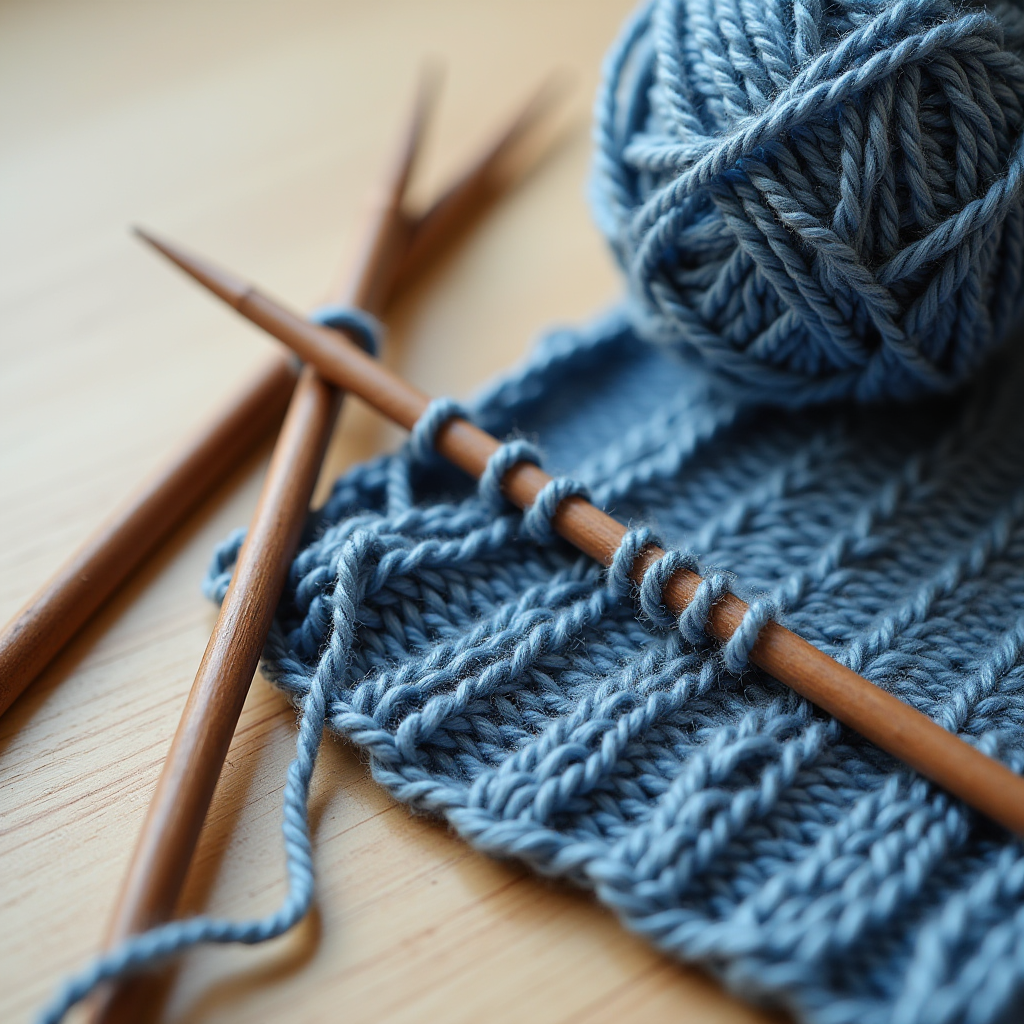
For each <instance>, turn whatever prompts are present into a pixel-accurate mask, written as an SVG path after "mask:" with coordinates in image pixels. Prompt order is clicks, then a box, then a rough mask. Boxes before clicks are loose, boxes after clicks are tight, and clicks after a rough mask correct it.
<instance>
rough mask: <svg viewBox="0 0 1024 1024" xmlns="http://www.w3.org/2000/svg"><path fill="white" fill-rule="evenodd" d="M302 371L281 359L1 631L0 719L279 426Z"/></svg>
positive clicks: (252, 384)
mask: <svg viewBox="0 0 1024 1024" xmlns="http://www.w3.org/2000/svg"><path fill="white" fill-rule="evenodd" d="M297 373H298V370H297V368H296V367H295V366H294V365H293V364H292V363H291V361H290V360H287V359H284V358H281V357H275V358H274V359H273V360H272V361H271V362H269V363H268V365H267V366H266V367H265V368H264V369H263V370H261V371H260V372H259V374H258V375H257V376H256V377H254V378H253V380H252V381H251V382H250V383H249V384H247V385H246V386H245V387H244V388H243V389H242V390H241V391H240V392H239V393H238V395H237V396H236V397H235V398H234V399H233V400H232V401H231V402H230V403H229V404H228V405H227V406H226V407H225V409H224V410H223V411H222V412H220V413H219V414H218V415H217V416H216V417H215V418H214V419H213V420H212V421H210V422H209V423H208V424H207V425H206V426H205V427H204V428H203V429H201V430H200V431H199V432H198V433H197V434H196V435H195V437H194V438H193V440H192V441H191V442H190V443H188V444H187V445H186V446H185V447H184V448H183V449H182V451H181V452H180V453H179V454H178V455H177V456H175V457H174V458H173V459H172V460H171V462H170V463H169V464H168V465H166V466H165V467H164V468H163V469H162V470H161V471H160V472H159V474H158V475H156V476H154V477H153V478H152V479H151V480H149V481H147V483H146V484H145V485H144V486H143V487H142V488H141V489H140V490H139V491H138V492H137V493H136V494H135V495H133V496H132V497H131V498H130V499H129V500H128V502H127V503H126V504H125V505H124V506H123V507H122V508H120V509H118V510H117V512H115V513H114V514H113V515H112V516H111V517H110V518H109V519H108V520H107V521H106V522H105V523H104V524H103V525H102V526H101V527H100V528H99V529H98V530H97V531H96V532H95V533H94V534H93V535H92V536H91V537H90V538H89V539H88V540H87V541H86V543H85V544H84V545H83V546H82V547H81V548H79V550H78V551H77V552H75V554H74V555H73V556H72V557H71V558H70V559H69V561H68V562H66V563H65V564H64V565H63V566H62V567H61V568H60V569H59V570H58V571H57V573H56V574H55V575H54V576H53V577H52V578H51V579H50V580H48V581H47V583H46V584H45V585H44V586H43V587H42V588H41V589H40V590H39V591H37V592H36V593H35V594H34V595H33V596H32V597H31V598H30V600H29V601H28V602H27V603H26V604H25V605H24V607H23V608H22V609H21V611H19V612H18V614H17V615H16V616H15V617H14V618H13V619H12V620H11V621H10V622H9V623H8V624H7V625H6V626H5V627H4V628H3V630H2V631H0V715H2V714H3V713H4V712H5V711H6V710H7V709H8V708H9V707H10V706H11V704H12V703H14V701H15V700H16V699H17V698H18V696H19V695H20V694H21V693H22V692H23V691H24V690H25V688H26V687H27V686H28V685H29V683H31V682H32V680H33V679H35V678H36V677H37V676H38V675H39V673H40V672H42V671H43V669H44V668H46V666H47V665H49V664H50V662H51V661H52V660H53V659H54V658H55V657H56V656H57V654H58V653H59V652H60V651H61V650H62V649H63V648H64V646H65V645H66V644H67V643H68V641H69V640H70V639H71V638H72V637H73V636H74V635H75V634H76V633H77V632H78V631H79V630H80V629H81V628H82V626H84V625H85V623H86V622H88V621H89V619H90V618H92V616H93V615H94V614H95V613H96V611H97V609H98V608H99V607H100V606H101V605H102V604H103V603H104V602H106V601H107V600H108V599H109V598H110V596H111V595H112V594H113V593H114V592H115V591H116V590H117V589H118V587H120V586H121V584H122V583H123V582H124V581H125V580H126V579H127V578H128V577H129V576H130V575H131V574H132V573H133V572H134V571H135V570H136V569H137V568H138V567H139V565H141V564H142V562H143V561H144V560H145V559H146V558H147V557H148V556H149V555H150V554H151V553H152V552H153V551H155V550H156V549H157V548H158V547H159V546H160V545H161V544H162V543H163V542H164V541H165V540H166V539H167V537H168V536H169V535H170V534H171V533H172V532H173V531H174V530H175V528H176V527H177V526H179V525H180V524H181V522H182V521H183V520H184V519H185V517H186V516H188V515H189V513H191V512H192V511H193V510H194V509H196V508H197V507H198V506H199V505H200V504H201V503H202V501H203V499H204V498H205V497H206V496H207V495H208V494H210V493H211V492H212V491H213V490H215V489H216V488H217V487H218V486H219V485H220V484H222V483H223V482H224V478H225V477H226V476H227V475H228V474H229V473H231V472H232V471H233V470H234V469H236V468H237V467H238V466H239V465H240V464H241V462H242V461H243V460H244V459H245V457H246V456H247V455H248V454H249V453H250V452H251V451H253V450H254V449H255V448H256V446H257V445H258V444H260V442H261V441H263V440H264V439H265V438H267V437H269V436H270V434H271V432H272V431H273V430H274V429H275V428H276V427H277V426H278V425H279V424H280V422H281V418H282V417H283V416H284V412H285V409H286V408H287V406H288V397H289V395H291V393H292V389H293V388H294V387H295V379H296V376H297Z"/></svg>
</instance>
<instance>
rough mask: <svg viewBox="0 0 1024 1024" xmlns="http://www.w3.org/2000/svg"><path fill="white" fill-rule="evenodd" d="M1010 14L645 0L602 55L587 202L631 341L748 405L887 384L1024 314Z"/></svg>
mask: <svg viewBox="0 0 1024 1024" xmlns="http://www.w3.org/2000/svg"><path fill="white" fill-rule="evenodd" d="M1022 57H1024V14H1022V11H1021V7H1020V4H1019V2H1006V0H1003V2H995V3H992V4H989V5H987V6H986V7H985V8H982V7H981V6H980V5H978V6H974V7H972V6H968V5H965V4H954V3H952V2H950V0H837V2H829V3H822V2H821V0H654V2H652V3H648V4H646V5H645V6H644V7H643V8H642V9H641V10H640V12H639V13H638V15H637V16H636V17H635V18H634V19H633V20H632V21H631V22H630V24H629V25H628V26H627V28H626V30H625V31H624V32H623V34H622V37H621V39H620V41H619V43H618V44H617V45H616V47H615V49H614V50H613V51H612V53H611V55H610V56H609V58H608V62H607V64H606V69H605V85H604V88H603V91H602V95H601V98H600V101H599V104H598V109H597V145H598V159H597V163H596V167H595V175H594V195H595V203H594V206H595V211H596V215H597V218H598V222H599V224H600V226H601V227H602V229H603V231H604V233H605V234H606V235H607V237H608V239H609V241H610V242H611V244H612V247H613V249H614V251H615V253H616V255H617V257H618V259H619V261H620V263H621V264H622V267H623V269H624V271H625V272H626V277H627V281H628V287H629V292H630V297H631V300H632V304H633V311H634V320H635V322H636V323H637V325H638V327H639V329H640V332H641V333H642V334H643V335H644V336H645V337H647V338H650V339H653V340H656V341H658V342H660V343H662V344H665V345H668V346H670V347H674V348H679V349H684V350H687V351H689V352H691V353H699V354H700V355H701V357H702V358H703V359H704V360H705V361H706V362H707V363H709V364H710V365H712V366H714V367H716V368H717V370H718V371H719V372H721V373H724V374H727V375H728V376H729V377H730V378H731V379H732V380H733V381H734V382H735V383H737V384H740V385H743V386H744V387H745V388H747V389H748V390H751V391H753V392H754V393H755V394H756V395H757V396H758V398H759V399H763V397H764V395H765V394H766V393H770V394H771V395H772V396H773V398H774V400H776V401H781V402H790V403H800V402H804V401H807V400H808V399H810V400H822V399H827V398H834V397H837V396H848V395H853V396H855V397H857V398H859V399H876V398H879V397H886V396H893V397H898V398H909V397H914V396H917V395H921V394H926V393H930V392H933V391H942V390H948V389H949V388H951V387H953V386H955V385H957V384H959V383H961V382H962V381H964V380H966V379H967V378H968V377H969V376H970V375H971V374H973V373H974V372H975V370H976V369H977V368H978V366H979V365H980V364H981V362H982V361H983V360H984V359H985V357H986V356H987V355H988V354H989V353H990V352H991V351H992V349H993V347H994V346H996V345H997V344H998V343H1000V342H1001V341H1002V338H1003V334H1004V332H1005V330H1006V327H1007V326H1008V324H1010V323H1011V322H1012V321H1013V320H1014V319H1016V317H1017V316H1018V315H1019V314H1020V312H1021V310H1022V308H1024V288H1022V287H1021V285H1022V272H1021V261H1022V256H1024V201H1022V198H1021V178H1022V174H1024V134H1022V127H1024V59H1022Z"/></svg>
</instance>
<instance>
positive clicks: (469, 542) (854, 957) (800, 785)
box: [210, 314, 1024, 1024]
mask: <svg viewBox="0 0 1024 1024" xmlns="http://www.w3.org/2000/svg"><path fill="white" fill-rule="evenodd" d="M714 388H715V385H714V384H713V383H712V382H711V381H710V379H709V378H708V377H707V376H706V375H705V374H704V373H703V372H702V371H701V370H700V369H699V368H697V367H694V366H689V365H687V364H686V363H684V362H682V361H680V360H678V359H675V358H673V357H671V356H669V355H665V354H662V353H661V352H659V351H658V350H657V349H655V348H650V347H648V346H646V345H644V344H643V343H642V342H640V341H639V340H638V339H637V338H636V337H635V335H634V334H633V333H632V332H631V331H630V330H629V328H628V327H627V325H626V322H625V320H624V318H623V317H622V316H620V315H618V314H615V315H612V316H611V317H609V318H606V319H604V320H602V321H600V322H598V323H597V324H595V325H594V326H593V327H592V328H590V329H588V330H583V331H578V332H564V333H557V334H555V335H553V336H551V337H550V338H548V339H547V341H546V342H544V343H543V344H542V346H541V347H540V348H539V350H538V351H537V352H536V354H535V355H534V356H533V358H532V360H531V361H530V363H529V364H528V365H527V367H526V368H525V369H524V370H523V371H522V372H519V373H517V374H516V375H514V376H511V377H509V378H508V379H507V380H505V381H504V382H503V383H501V384H499V385H498V386H497V387H496V388H494V389H493V390H491V391H490V392H489V393H488V394H487V395H486V396H484V398H483V399H482V400H481V401H480V402H479V403H478V404H477V405H476V406H475V407H474V418H475V419H476V420H477V422H479V423H481V424H482V425H484V426H486V427H487V428H489V429H491V430H492V431H494V432H497V433H498V434H499V435H507V434H508V433H509V432H510V431H512V432H518V433H520V434H525V436H526V437H528V438H531V439H534V440H536V441H537V442H539V446H540V448H541V449H542V450H543V452H544V454H545V464H546V466H547V468H548V469H549V470H551V471H554V472H557V471H558V470H560V469H562V470H571V472H572V475H573V477H574V478H575V479H577V480H579V481H581V482H582V483H584V484H586V485H587V486H588V487H589V489H590V491H591V493H592V495H593V497H594V500H595V501H596V502H598V503H599V504H600V505H603V506H604V507H606V508H609V509H611V510H613V511H614V512H615V513H616V514H617V515H618V516H619V517H620V518H622V519H632V520H633V521H634V522H642V523H646V524H648V525H650V526H651V527H653V528H654V529H655V530H656V532H657V533H658V534H659V535H660V537H661V538H662V539H663V540H664V541H665V542H666V543H668V544H670V545H674V546H676V547H678V548H679V549H682V550H694V551H697V552H699V553H700V554H701V556H702V558H703V561H704V563H705V565H710V566H716V567H719V568H721V569H723V570H727V571H728V572H732V573H735V574H736V578H735V581H734V583H733V588H734V589H735V590H736V592H738V593H740V594H741V595H742V596H745V597H747V598H755V599H757V598H759V597H760V598H764V597H766V596H767V597H770V598H772V599H774V601H775V602H776V603H777V606H778V608H779V609H780V612H779V614H780V615H781V617H782V620H783V621H784V622H785V624H786V625H787V626H789V627H790V628H792V629H794V630H795V631H797V632H798V633H800V634H801V635H802V636H804V637H806V638H807V639H809V640H810V641H811V642H812V643H814V644H816V645H817V646H818V647H820V648H821V649H823V650H825V651H827V652H828V653H829V654H831V655H832V656H834V657H836V658H838V659H839V660H841V661H842V662H844V663H845V664H847V665H850V666H851V667H853V668H854V669H856V670H857V671H858V672H861V673H863V674H864V675H866V676H867V677H868V678H869V679H871V680H873V681H874V682H876V683H878V684H879V685H881V686H884V687H886V688H888V689H890V690H892V691H893V692H895V693H897V694H898V695H899V696H900V697H901V698H902V699H904V700H906V701H909V702H910V703H912V704H913V705H914V706H915V707H917V708H919V709H920V710H922V711H924V712H925V713H926V714H928V715H930V716H932V717H933V718H934V719H936V720H937V721H939V722H941V723H942V724H943V725H945V726H947V727H948V728H950V729H953V730H955V731H957V732H958V733H960V734H961V735H963V736H965V737H966V738H968V739H969V740H970V741H971V742H976V743H978V744H979V745H980V746H981V747H982V748H983V749H984V750H985V751H987V752H989V753H991V754H993V755H995V756H998V757H1000V758H1003V759H1004V760H1006V761H1007V762H1009V763H1010V764H1012V765H1013V766H1014V767H1015V768H1017V769H1018V770H1019V769H1020V767H1021V765H1022V764H1024V752H1022V739H1024V732H1022V718H1024V692H1022V686H1024V666H1022V664H1021V651H1022V646H1024V571H1022V566H1024V473H1022V461H1021V460H1022V456H1021V453H1022V452H1024V417H1022V416H1021V402H1022V398H1024V365H1021V361H1020V360H1019V359H1018V360H1017V362H1016V363H1009V362H1007V363H1003V364H1000V365H998V366H996V367H995V368H994V369H993V370H992V371H991V372H990V373H989V374H988V375H986V376H985V377H984V378H983V379H981V380H979V381H977V382H976V383H975V385H973V387H972V388H971V390H970V391H969V392H968V393H967V394H966V395H964V396H961V397H957V398H945V399H935V400H932V401H931V402H929V403H924V404H918V405H915V406H914V407H912V408H907V407H894V408H889V407H885V406H876V407H873V408H870V409H866V408H863V407H857V406H844V407H841V408H837V409H833V410H816V411H805V412H799V413H798V412H781V411H779V410H765V411H757V410H754V409H750V408H747V409H745V410H743V411H737V409H736V407H734V406H733V405H731V404H730V403H729V402H728V401H726V400H725V399H724V398H723V397H722V396H721V395H716V394H715V391H714ZM522 522H523V517H522V516H521V514H520V513H518V512H516V511H514V510H512V509H511V508H510V507H506V508H505V510H504V511H503V512H501V513H499V514H496V513H495V512H494V511H493V510H492V508H491V507H490V506H489V504H488V503H487V502H486V501H485V500H483V499H482V498H481V497H480V496H479V495H478V493H477V491H476V489H475V486H474V485H473V484H471V483H470V482H468V481H466V480H464V478H462V477H461V476H460V474H458V473H457V472H456V471H454V470H451V469H449V468H447V467H445V466H444V465H443V464H442V463H441V462H440V461H439V460H437V459H436V457H435V458H433V459H430V458H428V459H427V460H426V461H425V462H420V461H418V460H416V459H414V458H413V457H412V454H411V453H410V451H409V449H406V450H405V451H403V452H402V453H400V454H398V455H396V456H392V457H388V458H383V459H378V460H377V461H375V462H373V463H370V464H368V465H366V466H363V467H360V468H357V469H355V470H354V471H352V472H351V473H349V474H347V475H346V476H344V477H343V478H342V479H341V480H340V481H339V482H338V483H337V485H336V486H335V488H334V492H333V495H332V497H331V499H330V501H329V502H328V504H327V506H326V508H325V510H324V513H323V515H322V516H321V517H320V518H319V520H318V521H317V522H316V523H315V524H312V525H311V531H312V533H311V536H310V539H309V542H308V544H307V547H306V548H305V550H304V551H303V552H302V553H301V554H300V556H299V557H298V558H297V560H296V562H295V565H294V568H293V571H292V576H291V581H290V584H289V590H288V597H287V598H286V600H285V603H284V604H283V606H282V609H281V615H280V618H279V621H278V628H277V630H276V632H275V634H274V637H273V640H272V642H271V644H270V647H269V650H268V655H269V659H268V662H267V665H266V668H267V670H268V671H269V672H270V673H271V674H272V675H273V676H274V677H275V678H276V679H277V681H278V684H279V685H281V686H282V687H283V688H284V689H286V690H287V691H288V692H289V693H290V694H292V695H293V697H295V698H296V699H297V700H300V701H301V700H303V699H305V695H306V694H307V693H308V692H309V690H310V685H311V680H316V681H317V686H320V685H323V686H325V688H326V720H327V723H328V725H329V726H330V728H331V729H333V730H335V731H336V732H338V733H340V734H341V735H343V736H345V737H348V738H349V739H351V740H352V741H353V742H355V743H356V744H357V745H359V746H360V747H361V748H363V749H364V750H365V751H366V752H367V753H368V754H369V756H370V764H371V766H372V770H373V773H374V776H375V777H376V779H377V780H378V781H379V782H380V783H381V784H382V785H384V786H386V787H387V788H388V789H389V790H390V791H391V792H392V793H393V794H394V795H395V796H396V797H397V798H398V799H399V800H401V801H403V802H405V803H408V804H410V805H412V806H414V807H417V808H420V809H423V810H426V811H429V812H431V813H434V814H438V815H441V816H443V817H444V818H445V819H446V820H447V821H448V822H450V823H451V825H452V826H453V827H454V828H455V829H456V830H457V831H458V832H459V833H460V834H461V835H463V836H464V837H465V838H466V839H467V840H469V841H470V842H471V843H473V844H474V845H475V846H477V847H478V848H480V849H482V850H485V851H487V852H489V853H493V854H496V855H498V856H502V857H512V858H516V859H520V860H523V861H526V862H527V863H529V864H530V865H532V866H533V867H534V868H536V869H537V870H538V871H540V872H542V873H544V874H549V875H556V876H561V877H565V878H569V879H572V880H574V881H576V882H578V883H579V884H581V885H583V886H585V887H587V888H591V889H593V890H594V891H595V892H596V894H597V897H598V898H599V899H600V900H602V901H603V902H605V903H606V904H608V905H609V906H610V907H611V908H613V909H614V911H615V912H616V913H617V914H619V915H620V917H621V918H622V920H623V921H624V923H625V924H626V925H627V926H628V927H630V928H632V929H634V930H636V931H638V932H640V933H641V934H643V935H645V936H647V937H648V938H649V939H650V940H651V941H652V942H654V943H655V944H656V945H657V946H659V947H660V948H662V949H664V950H665V951H667V952H668V953H670V954H671V955H673V956H677V957H680V958H681V959H684V960H688V961H696V962H700V963H703V964H705V965H707V966H708V967H710V968H711V969H712V970H714V971H715V972H716V973H718V974H719V975H720V976H721V977H722V978H723V979H724V980H725V982H726V984H728V985H729V986H730V987H732V988H734V989H735V990H737V991H738V992H740V993H742V994H744V995H746V996H747V997H750V998H754V999H769V1000H772V1001H779V1002H781V1003H783V1004H785V1005H787V1006H789V1007H791V1008H792V1009H794V1010H795V1011H796V1012H797V1014H798V1017H799V1018H800V1019H802V1020H807V1021H815V1022H819V1024H826V1022H827V1024H839V1022H849V1024H854V1022H856V1024H873V1022H878V1024H881V1022H887V1024H915V1022H917V1024H941V1022H948V1021H970V1022H973V1024H980V1022H982V1021H986V1022H990V1021H997V1020H1007V1021H1016V1020H1019V1019H1020V1014H1021V1007H1022V1005H1024V1004H1022V1002H1021V992H1022V985H1024V850H1022V848H1021V846H1020V844H1019V843H1018V842H1016V841H1011V840H1010V839H1009V838H1007V836H1006V835H1004V834H1002V833H1001V832H999V831H998V830H997V829H995V828H994V827H992V826H989V825H987V824H986V823H985V822H983V821H979V820H978V819H977V818H976V817H975V815H973V814H972V813H971V812H969V811H967V810H965V809H964V807H963V806H962V805H960V804H959V803H957V802H955V801H951V800H950V799H949V798H947V797H946V796H945V795H943V794H942V793H941V792H939V791H937V790H936V789H935V788H934V787H933V786H931V785H929V784H928V783H926V782H924V781H922V780H921V779H920V778H919V777H917V776H915V775H914V774H913V773H912V772H910V771H908V770H906V769H903V768H901V767H900V766H899V765H898V764H897V763H895V762H894V761H893V759H892V758H890V757H888V756H886V755H884V754H882V753H880V752H879V751H878V750H876V749H875V748H873V747H872V746H871V745H870V744H869V743H867V742H865V741H863V740H861V739H860V738H859V737H858V736H856V735H855V734H852V733H851V732H849V731H848V730H846V729H843V728H840V727H838V726H837V725H836V724H835V723H834V722H832V721H830V720H829V719H828V718H827V717H826V716H825V715H823V714H821V713H819V712H817V711H815V710H814V709H813V708H811V707H810V706H809V705H807V704H806V703H805V702H804V701H802V700H800V699H798V698H797V697H795V696H794V695H793V694H791V693H790V692H789V691H787V690H786V688H785V687H783V686H781V685H779V684H778V683H776V682H774V681H773V680H771V679H768V678H765V677H764V676H763V675H762V674H761V673H760V672H758V671H756V670H752V669H746V670H744V671H743V672H741V673H740V674H739V675H738V676H737V675H734V674H732V673H730V672H729V671H728V670H727V669H726V667H725V664H724V661H723V658H722V654H721V651H720V650H718V649H716V648H715V647H714V646H713V645H711V644H709V643H707V642H701V643H698V644H697V645H696V646H695V645H694V644H692V643H691V642H690V641H688V640H686V639H684V638H683V636H682V635H681V634H680V631H679V630H678V629H676V628H675V626H674V625H673V624H672V623H671V621H666V622H663V623H662V624H660V625H656V624H654V623H652V622H651V620H650V618H649V617H647V616H641V615H639V614H638V606H637V603H636V601H635V600H634V599H633V596H632V595H630V594H628V593H627V594H625V595H623V596H621V597H618V598H616V597H615V596H614V594H612V593H611V592H610V590H609V588H608V587H607V585H606V582H605V579H604V575H603V573H602V571H601V570H600V569H599V568H598V567H597V566H596V565H595V564H594V563H592V562H591V561H589V560H588V559H586V558H584V557H581V556H580V555H578V554H577V553H576V552H574V551H573V550H572V549H571V548H569V547H568V545H566V544H564V543H562V542H560V541H547V542H541V543H538V542H537V541H535V540H532V539H529V538H525V537H523V536H522ZM235 543H237V539H236V542H235ZM234 550H235V544H229V545H228V546H227V548H226V549H225V550H224V551H223V552H222V553H221V556H220V562H219V563H218V564H219V565H220V566H223V565H224V564H226V563H227V562H230V559H231V557H232V554H233V551H234ZM215 568H216V567H215ZM226 579H227V577H226V575H224V574H220V575H216V574H215V576H214V578H213V579H212V580H211V581H210V582H211V587H212V590H213V591H220V592H223V589H224V587H225V585H226ZM339 623H340V624H341V629H342V635H341V637H340V638H339V637H338V635H337V633H335V632H334V631H335V630H337V629H338V627H339ZM332 637H333V639H332ZM694 639H698V640H699V639H700V638H699V637H695V638H694ZM314 717H316V716H315V715H314Z"/></svg>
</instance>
